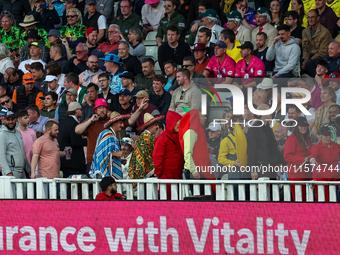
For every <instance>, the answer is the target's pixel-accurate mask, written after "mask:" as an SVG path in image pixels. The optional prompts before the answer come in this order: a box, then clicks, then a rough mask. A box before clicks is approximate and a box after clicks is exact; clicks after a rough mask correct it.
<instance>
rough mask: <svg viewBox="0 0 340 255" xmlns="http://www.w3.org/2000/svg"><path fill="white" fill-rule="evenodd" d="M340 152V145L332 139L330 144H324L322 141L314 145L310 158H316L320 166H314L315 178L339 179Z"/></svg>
mask: <svg viewBox="0 0 340 255" xmlns="http://www.w3.org/2000/svg"><path fill="white" fill-rule="evenodd" d="M339 153H340V149H339V145H338V144H337V143H334V142H333V141H331V143H330V144H329V146H326V145H324V144H323V143H322V142H318V143H317V144H316V145H314V146H313V147H312V155H311V156H310V158H311V159H312V158H315V160H316V162H317V163H318V166H316V167H315V168H314V171H313V179H316V178H318V179H320V178H321V179H323V178H326V179H328V178H332V179H338V178H339V171H340V170H339V169H338V158H339ZM325 181H326V180H325Z"/></svg>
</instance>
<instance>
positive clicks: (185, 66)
mask: <svg viewBox="0 0 340 255" xmlns="http://www.w3.org/2000/svg"><path fill="white" fill-rule="evenodd" d="M189 66H194V65H183V67H184V68H188V67H189Z"/></svg>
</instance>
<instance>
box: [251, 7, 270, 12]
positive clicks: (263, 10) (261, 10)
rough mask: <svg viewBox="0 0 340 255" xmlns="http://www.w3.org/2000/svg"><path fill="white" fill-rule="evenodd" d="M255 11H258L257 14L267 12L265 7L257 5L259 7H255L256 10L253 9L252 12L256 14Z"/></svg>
mask: <svg viewBox="0 0 340 255" xmlns="http://www.w3.org/2000/svg"><path fill="white" fill-rule="evenodd" d="M256 13H258V14H263V13H267V14H269V11H268V9H267V8H266V7H259V8H257V10H256V11H254V14H256Z"/></svg>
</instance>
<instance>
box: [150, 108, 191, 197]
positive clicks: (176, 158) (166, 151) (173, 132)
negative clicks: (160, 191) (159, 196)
mask: <svg viewBox="0 0 340 255" xmlns="http://www.w3.org/2000/svg"><path fill="white" fill-rule="evenodd" d="M181 118H182V116H181V115H180V114H178V113H177V112H173V111H168V112H167V115H166V123H165V124H166V126H165V131H164V132H162V133H161V134H160V135H159V137H158V138H157V140H156V143H155V148H154V151H153V163H154V166H155V171H154V173H155V174H156V176H157V177H158V178H159V179H182V170H183V166H184V157H183V152H182V149H181V145H180V142H179V136H178V127H179V123H180V120H181ZM167 194H168V199H171V185H170V184H167Z"/></svg>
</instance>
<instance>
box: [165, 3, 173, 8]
mask: <svg viewBox="0 0 340 255" xmlns="http://www.w3.org/2000/svg"><path fill="white" fill-rule="evenodd" d="M163 7H164V8H166V7H169V8H170V7H172V5H171V4H165V5H163Z"/></svg>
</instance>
